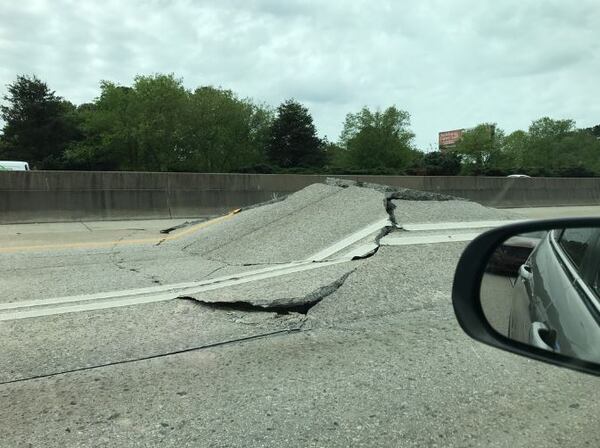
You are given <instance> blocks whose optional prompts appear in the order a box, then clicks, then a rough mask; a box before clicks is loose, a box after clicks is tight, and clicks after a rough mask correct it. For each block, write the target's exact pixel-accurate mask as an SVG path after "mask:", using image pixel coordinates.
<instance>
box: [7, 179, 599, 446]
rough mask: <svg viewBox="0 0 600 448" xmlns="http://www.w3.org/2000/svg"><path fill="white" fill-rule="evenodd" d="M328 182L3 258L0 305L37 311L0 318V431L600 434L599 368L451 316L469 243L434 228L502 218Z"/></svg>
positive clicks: (200, 438) (35, 437)
mask: <svg viewBox="0 0 600 448" xmlns="http://www.w3.org/2000/svg"><path fill="white" fill-rule="evenodd" d="M331 182H333V184H332V185H314V186H312V187H309V188H308V189H305V190H303V191H300V192H298V193H296V194H293V195H290V196H289V197H287V198H285V199H282V200H278V201H275V202H272V203H270V204H266V205H262V206H258V207H255V208H251V209H249V210H245V211H242V212H241V213H239V214H238V215H235V216H232V217H231V218H230V219H228V220H227V221H219V223H218V226H215V227H206V228H203V229H202V231H199V232H190V233H189V234H187V235H186V238H185V239H184V238H181V239H179V240H166V241H164V243H162V244H161V245H160V246H153V245H148V246H140V247H127V248H126V247H121V248H119V253H118V256H117V255H115V254H111V253H110V250H108V249H104V250H95V251H90V252H85V253H83V252H77V251H65V252H64V253H58V254H57V253H52V254H48V253H41V252H40V253H28V254H12V255H8V254H4V255H3V256H2V257H0V269H2V271H3V274H4V278H3V279H2V280H1V281H2V286H3V288H4V291H3V292H4V295H3V296H2V299H1V300H2V301H3V303H2V301H0V315H3V313H4V312H6V313H10V312H12V311H14V310H12V309H11V308H10V307H15V306H17V307H21V308H19V309H22V310H26V309H27V308H29V309H31V310H33V311H35V310H39V315H38V316H37V317H31V316H29V317H24V316H21V317H22V318H20V319H12V320H11V319H7V320H4V321H0V339H1V340H2V341H3V344H2V351H1V353H0V383H4V384H0V398H1V399H2V404H3V406H2V407H1V409H0V422H2V423H0V430H1V431H2V435H3V440H2V441H3V443H4V444H5V445H6V446H30V445H31V446H49V447H61V448H62V447H68V446H89V445H90V441H92V442H93V444H94V445H95V446H101V447H112V446H140V447H141V446H155V445H159V446H173V447H175V446H177V447H179V446H248V447H264V446H289V447H295V446H298V447H305V446H315V447H317V446H339V447H344V446H497V447H503V446H515V447H516V446H523V447H525V446H531V445H533V444H541V445H544V446H557V447H558V446H560V447H562V446H581V445H582V444H586V443H587V444H588V445H589V446H599V445H600V432H599V431H597V430H595V429H594V427H593V425H592V426H590V425H589V422H590V421H593V420H594V418H596V416H597V415H598V412H600V405H599V404H598V400H597V399H595V394H594V392H595V391H596V390H597V389H598V382H597V381H595V382H594V381H592V380H591V379H590V380H589V381H587V380H586V381H581V376H580V375H579V374H577V373H575V372H569V371H565V370H562V369H558V368H554V367H549V366H542V365H540V364H538V363H534V362H531V361H529V360H526V359H523V358H520V357H518V356H515V355H511V354H508V353H503V352H499V351H497V350H492V349H489V348H487V347H485V346H482V345H481V344H477V343H475V342H473V341H471V340H469V339H468V338H467V337H466V336H465V335H464V334H463V332H462V331H461V330H460V328H459V326H458V324H457V323H456V321H455V319H454V317H453V313H452V307H451V303H450V289H451V282H452V274H453V271H454V267H455V264H456V261H457V260H458V257H459V255H460V253H461V251H462V250H463V248H464V246H465V244H466V242H465V241H456V242H451V241H447V240H444V239H443V238H441V239H440V238H437V237H439V236H440V234H444V235H445V234H454V233H456V234H460V235H462V236H464V235H463V234H464V233H469V234H470V233H475V232H476V231H479V230H481V228H484V227H489V226H493V225H499V224H500V223H501V222H502V221H503V220H505V219H514V218H515V215H513V214H511V213H507V212H506V211H498V210H493V209H487V208H485V207H482V206H480V205H478V204H475V203H472V202H468V201H461V200H457V199H455V198H449V197H440V195H435V194H431V193H423V192H414V191H412V190H394V189H390V188H388V187H381V186H373V185H365V184H361V185H359V184H356V183H351V182H350V183H349V182H347V181H344V182H341V181H330V183H331ZM451 221H454V223H452V222H451ZM457 222H458V223H459V224H460V223H462V224H468V225H462V226H458V227H457V226H456V225H457ZM423 223H429V224H427V225H425V224H423ZM175 224H176V223H175ZM442 229H443V230H442ZM188 230H189V229H188ZM175 232H176V231H175ZM461 232H462V233H461ZM157 233H158V231H157ZM442 236H443V235H442ZM420 237H423V238H421V239H423V241H421V242H420V243H419V244H416V243H410V242H411V241H417V240H418V239H419V238H420ZM434 237H435V238H434ZM436 238H437V240H436ZM397 240H402V241H403V242H409V243H410V244H402V245H395V244H391V242H393V241H397ZM315 254H317V255H319V256H318V257H315ZM115 257H116V258H115ZM312 258H319V261H318V262H315V261H313V260H312ZM116 261H118V264H119V265H120V266H121V268H119V267H118V266H115V262H116ZM123 267H126V268H128V269H135V270H136V271H138V272H133V271H129V270H128V269H123ZM153 276H154V277H153ZM153 278H154V279H160V280H161V282H162V283H163V285H156V284H153V283H152V279H153ZM174 285H179V286H178V287H177V288H174ZM185 288H188V289H185ZM140 290H142V291H145V292H144V293H143V294H146V296H145V297H146V299H148V301H147V302H139V298H140V296H139V293H140ZM136 294H137V295H136ZM77 295H80V296H77ZM81 295H83V296H84V298H85V300H84V301H80V302H77V301H78V300H81V298H82V296H81ZM177 297H187V299H183V298H179V299H177ZM99 298H101V299H102V300H104V301H105V302H106V304H107V307H105V308H101V309H100V308H98V309H95V307H96V306H97V305H98V304H97V303H95V302H94V301H95V300H97V299H98V300H99ZM53 299H54V300H55V301H57V302H56V303H50V302H51V301H52V300H53ZM130 299H133V301H134V302H135V301H137V302H136V303H129V302H126V300H130ZM48 300H50V302H48ZM111 300H114V301H116V302H119V304H120V306H119V307H112V304H110V303H108V302H109V301H111ZM32 302H34V303H33V304H32ZM87 304H90V305H91V306H90V307H87ZM71 305H75V306H78V307H79V308H78V309H79V310H78V311H76V312H75V311H74V312H64V311H65V310H66V309H67V308H68V307H69V306H71ZM52 306H64V308H63V309H62V310H58V312H57V313H56V314H48V315H44V313H45V312H46V311H47V310H48V309H49V308H50V307H52ZM2 307H5V308H6V309H3V308H2ZM86 307H87V308H86ZM44 310H46V311H44ZM55 311H56V310H55ZM542 369H549V371H548V372H549V373H547V374H546V373H545V372H542ZM10 381H18V382H13V383H9V382H10ZM531 409H536V410H537V412H531Z"/></svg>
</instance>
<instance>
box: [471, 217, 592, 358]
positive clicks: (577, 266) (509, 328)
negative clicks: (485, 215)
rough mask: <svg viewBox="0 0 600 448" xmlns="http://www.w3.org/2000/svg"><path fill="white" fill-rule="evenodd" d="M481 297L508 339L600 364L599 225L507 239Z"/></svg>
mask: <svg viewBox="0 0 600 448" xmlns="http://www.w3.org/2000/svg"><path fill="white" fill-rule="evenodd" d="M480 300H481V306H482V309H483V312H484V314H485V316H486V318H487V320H488V322H489V323H490V325H491V326H492V327H493V328H494V329H495V330H496V331H497V332H498V333H500V334H502V335H504V336H506V337H508V338H509V339H512V340H516V341H519V342H523V343H525V344H528V345H531V346H535V347H538V348H541V349H544V350H549V351H552V352H556V353H561V354H564V355H567V356H571V357H575V358H579V359H582V360H585V361H591V362H600V227H599V228H566V229H554V230H551V231H541V232H534V233H528V234H521V235H515V236H512V237H511V238H509V239H507V240H506V241H504V242H503V243H502V244H501V245H500V246H499V247H498V248H497V249H496V250H495V251H494V253H493V254H492V256H491V257H490V259H489V260H488V263H487V267H486V269H485V273H484V275H483V278H482V282H481V287H480Z"/></svg>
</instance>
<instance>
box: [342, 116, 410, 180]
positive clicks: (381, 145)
mask: <svg viewBox="0 0 600 448" xmlns="http://www.w3.org/2000/svg"><path fill="white" fill-rule="evenodd" d="M409 125H410V114H409V113H408V112H406V111H403V110H400V109H397V108H396V107H395V106H391V107H388V108H387V109H385V110H384V111H383V112H381V111H379V110H378V111H375V112H372V111H371V110H369V109H368V108H366V107H364V108H363V109H362V110H361V111H360V112H358V113H355V114H348V115H346V120H345V122H344V129H343V131H342V134H341V136H340V144H341V145H342V147H343V148H344V149H345V153H344V160H343V163H344V165H345V166H346V167H347V168H351V169H367V170H370V169H380V168H383V167H385V168H388V169H391V170H394V171H396V172H398V171H402V170H404V169H406V168H407V167H408V166H409V165H410V163H411V161H412V160H413V159H414V157H415V153H414V148H413V146H412V141H413V138H414V134H413V133H412V132H411V131H410V130H409Z"/></svg>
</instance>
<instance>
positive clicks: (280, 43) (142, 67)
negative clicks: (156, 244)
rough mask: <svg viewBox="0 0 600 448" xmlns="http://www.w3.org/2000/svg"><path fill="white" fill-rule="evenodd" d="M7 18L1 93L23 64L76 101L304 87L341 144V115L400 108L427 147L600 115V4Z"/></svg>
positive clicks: (85, 8)
mask: <svg viewBox="0 0 600 448" xmlns="http://www.w3.org/2000/svg"><path fill="white" fill-rule="evenodd" d="M0 17H1V18H2V19H1V21H0V92H1V93H2V95H3V94H4V93H5V91H6V84H7V83H9V82H12V81H13V80H14V79H15V77H16V75H17V74H36V75H37V76H38V77H39V78H41V79H42V80H44V81H46V82H47V83H48V84H49V85H50V87H51V88H52V89H54V90H56V92H57V93H58V94H59V95H61V96H63V97H65V98H67V99H69V100H71V101H73V102H75V103H82V102H87V101H90V100H92V99H93V98H94V97H96V96H97V95H98V92H99V89H98V82H99V80H101V79H107V80H112V81H115V82H118V83H121V84H131V82H132V79H133V77H134V76H135V75H136V74H151V73H157V72H160V73H171V72H172V73H175V74H176V75H177V76H179V77H182V78H183V79H184V83H185V85H186V86H187V87H190V88H194V87H196V86H199V85H215V86H222V87H225V88H228V89H232V90H234V91H236V92H237V93H238V94H239V95H240V96H242V97H252V98H254V99H256V100H260V101H264V102H266V103H268V104H271V105H273V106H276V105H277V104H279V103H280V102H281V101H283V100H284V99H286V98H290V97H294V98H296V99H297V100H299V101H301V102H303V103H304V104H305V105H306V106H308V108H309V109H310V111H311V113H312V114H313V117H314V119H315V123H316V125H317V128H318V130H319V133H320V134H321V135H327V136H329V138H330V139H333V140H336V139H337V138H338V137H339V133H340V131H341V127H342V123H343V120H344V117H345V115H346V113H348V112H354V111H357V110H359V109H360V108H361V107H362V106H364V105H366V106H369V107H372V108H377V107H381V108H384V107H387V106H389V105H391V104H395V105H397V106H398V107H400V108H402V109H405V110H407V111H409V112H410V114H411V116H412V128H413V131H414V132H415V133H416V143H417V145H418V146H419V147H420V148H422V149H425V150H428V149H430V147H436V146H437V133H438V131H441V130H449V129H454V128H462V127H470V126H473V125H476V124H477V123H480V122H483V121H492V122H497V123H498V125H499V126H500V127H501V128H503V129H505V130H507V131H512V130H514V129H518V128H527V127H528V125H529V123H530V122H531V120H533V119H536V118H539V117H541V116H545V115H548V116H551V117H553V118H573V119H575V120H576V121H577V124H578V126H580V127H587V126H590V125H594V124H598V123H600V101H599V99H600V81H599V79H600V78H599V76H600V2H599V1H598V0H591V1H581V0H578V1H566V0H559V1H535V0H528V1H523V0H519V1H503V0H497V1H495V2H491V1H480V0H473V1H471V0H460V1H433V0H415V1H411V2H408V1H399V0H389V1H384V0H381V1H377V0H367V1H358V0H357V1H351V0H338V1H334V0H322V1H292V0H263V1H261V0H254V1H252V0H231V1H228V0H219V1H216V0H215V1H199V0H198V1H183V0H182V1H166V0H164V1H161V0H146V1H141V0H136V1H134V0H121V1H112V0H110V1H109V0H103V1H94V2H92V1H82V0H78V1H59V0H52V1H41V0H38V1H32V0H15V1H9V0H7V1H2V2H1V3H0Z"/></svg>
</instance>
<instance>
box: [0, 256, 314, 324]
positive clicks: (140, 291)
mask: <svg viewBox="0 0 600 448" xmlns="http://www.w3.org/2000/svg"><path fill="white" fill-rule="evenodd" d="M308 263H310V261H296V262H291V263H286V264H280V265H277V266H269V267H266V268H261V269H256V270H252V271H246V272H240V273H236V274H230V275H227V276H223V277H215V278H211V279H208V280H202V281H198V282H186V283H172V284H169V285H159V286H149V287H146V288H135V289H122V290H119V291H107V292H99V293H94V294H82V295H75V296H66V297H57V298H52V299H40V300H27V301H22V302H13V303H0V312H1V311H2V310H12V309H17V308H29V307H34V306H47V305H57V304H63V303H72V302H85V301H89V300H109V299H116V298H122V297H128V296H138V295H144V294H152V293H158V292H170V291H178V290H181V289H184V288H194V287H200V286H204V285H211V284H213V283H221V282H224V281H227V280H231V279H237V278H245V277H251V276H255V275H259V274H263V273H268V272H274V271H279V270H283V269H288V268H293V267H295V266H303V265H306V264H308Z"/></svg>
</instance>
